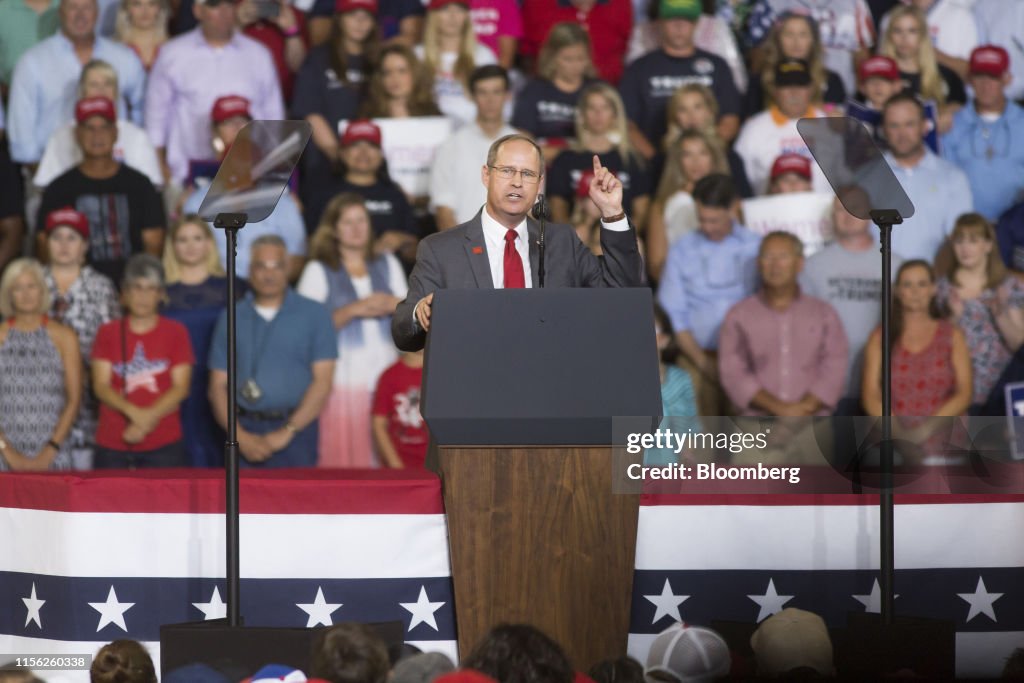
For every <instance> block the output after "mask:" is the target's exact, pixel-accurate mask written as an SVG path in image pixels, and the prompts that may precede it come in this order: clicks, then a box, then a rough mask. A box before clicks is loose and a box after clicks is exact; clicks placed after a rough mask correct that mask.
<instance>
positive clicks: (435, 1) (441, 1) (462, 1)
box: [427, 0, 469, 10]
mask: <svg viewBox="0 0 1024 683" xmlns="http://www.w3.org/2000/svg"><path fill="white" fill-rule="evenodd" d="M452 3H455V4H459V5H462V6H463V7H466V8H468V7H469V0H430V4H429V5H427V9H428V10H435V9H441V8H442V7H446V6H447V5H451V4H452Z"/></svg>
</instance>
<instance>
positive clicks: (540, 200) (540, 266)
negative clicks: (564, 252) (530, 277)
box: [530, 194, 548, 288]
mask: <svg viewBox="0 0 1024 683" xmlns="http://www.w3.org/2000/svg"><path fill="white" fill-rule="evenodd" d="M530 213H531V215H532V216H533V217H534V219H535V220H537V221H539V222H540V239H539V240H537V257H538V258H537V284H538V285H539V286H540V287H541V288H543V287H544V227H545V222H546V221H547V219H548V202H547V200H546V199H545V198H544V195H543V194H539V195H537V203H536V204H534V205H533V210H532V211H531V212H530Z"/></svg>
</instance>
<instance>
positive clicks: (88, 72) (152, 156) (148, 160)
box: [32, 59, 164, 187]
mask: <svg viewBox="0 0 1024 683" xmlns="http://www.w3.org/2000/svg"><path fill="white" fill-rule="evenodd" d="M86 97H106V98H107V99H108V100H110V101H111V102H114V103H115V105H116V103H117V102H119V101H120V98H121V96H120V93H119V91H118V87H117V71H115V70H114V67H112V66H110V64H108V63H107V62H104V61H103V60H102V59H93V60H90V61H89V62H87V63H86V65H85V66H83V67H82V73H81V75H79V77H78V99H83V98H86ZM114 158H115V159H117V160H118V161H123V162H124V163H126V164H128V165H129V166H131V167H132V168H134V169H135V170H137V171H139V172H141V173H144V174H145V175H146V177H147V178H149V181H150V182H151V183H153V186H154V187H160V186H161V185H163V182H164V176H163V171H161V170H160V160H159V157H157V155H156V148H155V147H153V143H152V142H150V140H149V135H148V134H147V133H146V131H145V130H143V129H142V128H141V127H139V126H138V125H136V124H135V123H133V122H132V121H130V120H129V119H123V118H118V119H117V140H116V141H115V142H114ZM81 161H82V149H81V147H79V146H78V142H76V141H75V122H74V121H70V122H68V124H67V125H66V126H62V127H61V128H58V129H57V130H56V131H55V132H54V133H53V135H51V136H50V139H49V140H48V141H47V143H46V149H45V150H44V151H43V156H42V158H41V159H40V161H39V168H37V169H36V174H35V176H33V178H32V184H33V185H35V186H37V187H46V186H47V185H49V184H50V183H51V182H53V180H54V179H55V178H56V177H57V176H59V175H63V174H64V173H66V172H67V171H70V170H71V169H72V168H74V167H75V166H77V165H78V164H79V163H81Z"/></svg>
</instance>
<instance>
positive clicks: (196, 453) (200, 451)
mask: <svg viewBox="0 0 1024 683" xmlns="http://www.w3.org/2000/svg"><path fill="white" fill-rule="evenodd" d="M163 266H164V276H165V278H166V280H167V299H166V301H165V303H164V307H163V310H162V311H161V312H162V313H163V315H164V316H166V317H167V318H170V319H171V320H177V321H178V322H180V323H181V324H182V325H184V326H185V329H186V330H187V331H188V337H189V341H190V342H191V343H192V349H193V351H194V353H195V365H194V366H193V368H192V381H191V384H190V386H189V392H188V397H187V398H186V399H185V401H184V402H183V403H182V404H181V427H182V430H183V431H184V432H185V433H186V434H188V435H189V438H188V439H187V440H186V441H185V450H186V451H187V452H188V455H189V461H190V463H191V464H192V465H194V466H196V467H214V466H219V465H221V463H222V461H223V451H224V432H223V431H222V430H221V429H220V427H219V426H218V425H217V422H216V421H215V420H214V419H213V410H212V409H211V408H210V400H209V398H208V397H207V386H208V383H209V372H208V371H207V367H206V358H207V356H208V355H209V351H210V344H211V342H212V341H213V330H214V327H216V325H217V318H218V317H219V316H220V312H221V311H223V310H224V307H225V306H226V305H227V278H226V277H225V275H224V269H223V268H222V267H221V263H220V254H219V252H218V249H217V243H216V241H215V240H214V235H213V230H212V229H211V228H210V225H209V224H208V223H207V222H206V221H204V220H203V219H202V218H200V217H199V216H197V215H195V214H188V215H186V216H184V217H183V218H181V219H180V220H178V221H177V222H175V223H174V225H172V226H171V229H170V231H169V233H168V235H167V239H166V240H165V241H164V254H163ZM246 289H248V287H247V285H246V283H245V281H244V280H242V281H240V282H239V291H240V292H243V293H244V292H245V291H246Z"/></svg>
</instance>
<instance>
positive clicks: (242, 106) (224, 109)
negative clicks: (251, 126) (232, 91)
mask: <svg viewBox="0 0 1024 683" xmlns="http://www.w3.org/2000/svg"><path fill="white" fill-rule="evenodd" d="M235 116H244V117H245V118H247V119H251V118H252V114H250V113H249V100H248V99H246V98H244V97H242V96H241V95H225V96H224V97H218V98H217V101H216V102H214V103H213V110H212V111H211V112H210V118H212V119H213V122H214V123H224V122H225V121H227V120H228V119H230V118H234V117H235Z"/></svg>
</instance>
